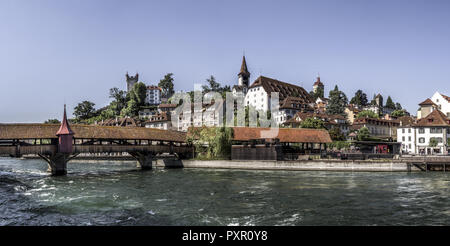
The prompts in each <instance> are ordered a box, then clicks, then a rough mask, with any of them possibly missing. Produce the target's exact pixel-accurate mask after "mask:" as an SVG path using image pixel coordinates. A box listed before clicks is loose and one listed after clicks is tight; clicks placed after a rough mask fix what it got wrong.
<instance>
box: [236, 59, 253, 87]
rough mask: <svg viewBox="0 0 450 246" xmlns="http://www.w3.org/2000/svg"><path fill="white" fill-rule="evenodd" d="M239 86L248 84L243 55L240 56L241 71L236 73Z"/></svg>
mask: <svg viewBox="0 0 450 246" xmlns="http://www.w3.org/2000/svg"><path fill="white" fill-rule="evenodd" d="M238 78H239V82H238V84H239V86H243V87H247V88H248V86H249V79H250V73H249V72H248V69H247V62H246V61H245V56H243V57H242V65H241V71H240V72H239V74H238Z"/></svg>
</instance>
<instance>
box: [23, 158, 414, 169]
mask: <svg viewBox="0 0 450 246" xmlns="http://www.w3.org/2000/svg"><path fill="white" fill-rule="evenodd" d="M26 158H27V159H28V158H32V159H35V157H26ZM38 158H39V157H37V159H38ZM101 160H110V161H126V162H130V161H131V162H135V160H134V159H133V158H132V157H128V156H116V157H101V156H96V157H77V158H75V159H73V160H71V162H96V161H101ZM153 165H154V167H156V168H211V169H243V170H282V171H349V172H410V171H412V172H414V171H421V170H420V169H418V168H417V167H415V166H412V165H408V163H407V162H404V161H401V160H389V159H386V160H337V159H334V160H333V159H318V160H298V161H262V160H254V161H244V160H240V161H233V160H176V159H173V158H163V159H158V160H156V161H154V162H153Z"/></svg>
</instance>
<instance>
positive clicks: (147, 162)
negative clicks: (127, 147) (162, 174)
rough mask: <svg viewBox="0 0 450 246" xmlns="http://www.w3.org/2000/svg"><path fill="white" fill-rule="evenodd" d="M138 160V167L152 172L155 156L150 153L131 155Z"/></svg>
mask: <svg viewBox="0 0 450 246" xmlns="http://www.w3.org/2000/svg"><path fill="white" fill-rule="evenodd" d="M130 155H131V156H133V157H134V158H135V159H136V160H137V162H138V163H137V166H138V167H139V168H141V169H142V170H151V169H152V168H153V165H152V163H153V154H152V153H149V152H143V153H142V152H133V153H130Z"/></svg>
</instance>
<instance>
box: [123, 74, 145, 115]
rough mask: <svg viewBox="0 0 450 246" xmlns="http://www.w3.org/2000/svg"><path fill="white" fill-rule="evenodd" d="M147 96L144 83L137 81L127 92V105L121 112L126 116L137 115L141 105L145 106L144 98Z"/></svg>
mask: <svg viewBox="0 0 450 246" xmlns="http://www.w3.org/2000/svg"><path fill="white" fill-rule="evenodd" d="M146 97H147V87H146V86H145V84H144V83H142V82H138V83H136V84H134V85H133V88H132V89H131V90H130V92H128V94H127V98H128V99H129V100H128V103H127V107H126V108H125V109H124V112H123V114H124V115H127V116H137V115H138V113H139V110H140V108H141V107H142V106H145V98H146Z"/></svg>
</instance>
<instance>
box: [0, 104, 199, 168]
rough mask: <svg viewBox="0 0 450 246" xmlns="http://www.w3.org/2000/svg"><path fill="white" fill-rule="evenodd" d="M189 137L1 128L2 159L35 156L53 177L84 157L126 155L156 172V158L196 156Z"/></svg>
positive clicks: (87, 128) (99, 129)
mask: <svg viewBox="0 0 450 246" xmlns="http://www.w3.org/2000/svg"><path fill="white" fill-rule="evenodd" d="M192 151H193V150H192V147H191V146H190V145H188V144H187V143H186V133H183V132H178V131H170V130H159V129H149V128H143V127H113V126H91V125H72V126H69V123H68V121H67V118H66V112H65V109H64V118H63V121H62V123H61V125H58V124H0V155H9V156H12V157H20V156H22V155H28V154H35V155H38V156H40V157H41V158H43V159H44V160H45V161H47V163H48V164H49V171H51V173H52V175H64V174H66V173H67V162H68V161H70V160H71V159H73V158H74V157H76V156H77V155H79V154H80V153H124V152H127V153H129V154H130V155H131V156H133V157H134V158H135V159H136V160H137V161H138V164H139V165H140V167H141V168H143V169H151V168H152V160H153V159H154V156H155V155H156V154H160V153H170V154H176V155H178V156H179V157H185V156H187V155H190V154H192Z"/></svg>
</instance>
